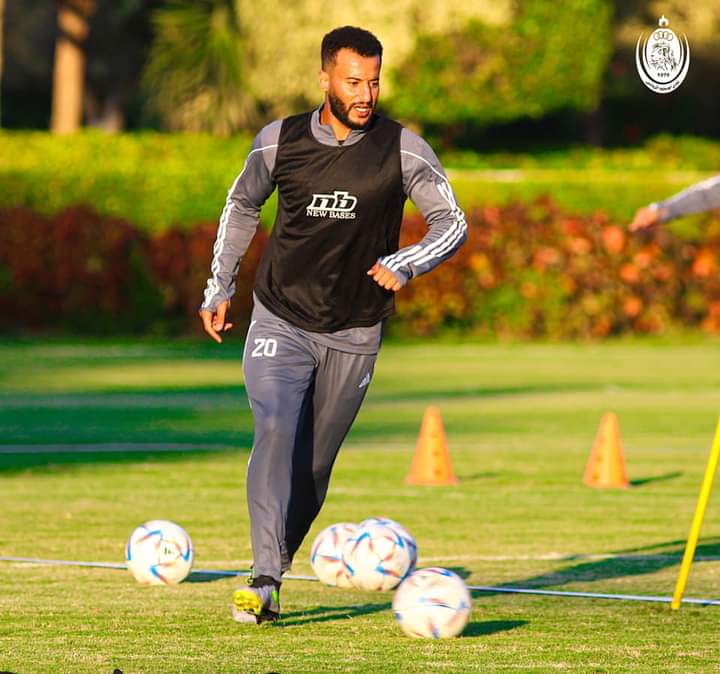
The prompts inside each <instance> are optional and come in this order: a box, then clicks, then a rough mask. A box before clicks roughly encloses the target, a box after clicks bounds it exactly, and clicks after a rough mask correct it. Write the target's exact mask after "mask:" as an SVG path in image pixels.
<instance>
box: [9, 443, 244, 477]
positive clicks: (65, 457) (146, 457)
mask: <svg viewBox="0 0 720 674" xmlns="http://www.w3.org/2000/svg"><path fill="white" fill-rule="evenodd" d="M251 443H252V435H250V436H249V438H246V439H245V441H244V442H243V445H244V446H243V447H242V448H237V447H231V446H229V447H227V448H223V449H208V450H198V449H177V450H169V451H157V450H153V449H152V448H151V447H149V448H148V449H138V450H136V451H132V452H122V451H113V452H97V453H92V452H79V453H73V452H48V453H42V454H0V474H12V473H19V472H22V471H26V470H32V471H33V472H36V473H59V472H62V471H65V470H71V469H73V468H75V467H83V466H88V465H93V466H97V465H102V464H131V463H145V462H152V463H161V462H163V463H172V462H174V461H185V460H187V459H188V458H199V457H206V456H209V455H217V454H222V453H231V454H247V453H248V452H249V451H250V450H249V447H250V445H251ZM193 444H194V445H201V444H202V443H199V442H196V443H193ZM228 444H230V443H228ZM233 444H234V443H233ZM78 446H81V445H80V444H79V445H78Z"/></svg>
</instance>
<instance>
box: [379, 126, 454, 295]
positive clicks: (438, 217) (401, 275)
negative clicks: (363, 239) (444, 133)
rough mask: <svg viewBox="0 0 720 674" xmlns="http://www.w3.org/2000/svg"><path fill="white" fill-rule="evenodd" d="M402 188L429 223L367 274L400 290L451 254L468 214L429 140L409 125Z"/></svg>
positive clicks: (404, 136) (403, 147)
mask: <svg viewBox="0 0 720 674" xmlns="http://www.w3.org/2000/svg"><path fill="white" fill-rule="evenodd" d="M400 163H401V167H402V177H403V189H404V190H405V194H407V195H408V197H409V198H410V200H411V201H412V202H413V203H414V204H415V206H417V208H418V209H419V210H420V212H421V213H422V215H423V217H424V218H425V222H426V223H427V225H428V228H429V229H428V232H427V234H426V235H425V236H424V237H423V238H422V240H421V241H419V242H417V243H415V244H412V245H411V246H406V247H405V248H401V249H400V250H398V251H397V252H395V253H392V254H391V255H386V256H384V257H381V258H380V259H379V260H378V261H377V262H376V263H375V265H373V267H372V268H371V269H370V270H369V271H368V274H369V275H371V276H373V278H374V279H375V280H376V282H378V283H379V284H380V285H382V286H383V287H385V288H388V289H389V290H393V291H396V290H399V289H400V288H402V287H403V286H404V285H405V284H406V283H407V281H408V280H409V279H411V278H414V277H416V276H420V275H421V274H425V273H427V272H429V271H430V270H431V269H433V268H434V267H436V266H437V265H438V264H440V263H441V262H443V261H444V260H447V259H448V258H449V257H451V256H452V255H453V254H454V253H455V251H456V250H457V249H458V248H459V247H460V246H461V245H462V244H463V243H464V242H465V240H466V239H467V224H466V222H465V215H464V214H463V212H462V210H461V209H460V207H459V206H458V205H457V201H456V199H455V194H454V193H453V190H452V187H451V186H450V182H449V181H448V179H447V176H446V175H445V171H444V170H443V168H442V166H441V164H440V161H439V160H438V158H437V156H436V155H435V152H433V150H432V148H431V147H430V145H428V143H427V142H426V141H425V140H423V139H422V138H421V137H420V136H418V135H417V134H415V133H413V132H412V131H410V130H408V129H402V132H401V135H400Z"/></svg>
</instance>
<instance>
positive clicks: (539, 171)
mask: <svg viewBox="0 0 720 674" xmlns="http://www.w3.org/2000/svg"><path fill="white" fill-rule="evenodd" d="M250 143H251V139H250V137H249V136H245V135H243V136H233V137H231V138H226V139H223V138H217V137H213V136H209V135H190V134H187V135H180V134H177V135H167V134H157V133H150V132H148V133H140V134H125V135H114V136H109V135H107V134H105V133H102V132H98V131H91V130H88V131H84V132H82V133H80V134H77V135H75V136H73V137H53V136H51V135H49V134H47V133H42V132H2V133H0V205H1V206H25V207H28V208H32V209H33V210H35V211H37V212H40V213H47V214H52V213H57V212H58V211H60V210H62V209H63V208H65V207H67V206H69V205H75V204H83V203H84V204H88V205H90V206H92V208H93V209H94V210H95V211H97V212H98V213H100V214H102V215H108V216H114V217H120V218H123V219H125V220H128V221H129V222H132V223H133V224H135V225H137V226H139V227H140V228H141V229H143V230H145V231H163V230H165V229H167V228H168V227H170V226H172V225H180V226H181V227H188V226H191V225H194V224H196V223H198V222H215V221H217V220H218V218H219V216H220V213H221V211H222V208H223V205H224V202H225V198H226V194H227V190H228V188H229V187H230V185H231V184H232V182H233V181H234V179H235V177H236V176H237V175H238V173H239V172H240V171H241V170H242V167H243V164H244V162H245V158H246V156H247V152H248V150H249V148H250ZM441 160H442V161H443V164H444V165H445V166H446V167H449V168H448V172H449V175H450V179H451V182H452V184H453V187H454V188H455V191H456V192H457V195H458V198H459V202H460V204H461V205H462V206H463V208H465V209H468V208H471V207H473V206H475V205H486V204H501V203H506V202H508V201H510V200H513V199H521V200H528V199H532V198H534V197H536V196H538V195H541V194H549V195H551V196H552V197H553V198H554V199H555V200H556V201H557V202H558V203H559V204H561V205H562V206H564V207H566V208H568V209H571V210H574V211H579V212H588V211H593V210H595V209H598V208H601V209H604V210H605V211H606V212H607V213H608V214H609V215H610V216H611V217H614V218H620V219H625V218H628V217H629V216H630V215H631V214H632V212H633V211H634V210H635V209H636V208H637V207H638V206H640V205H642V204H645V203H648V202H649V201H653V200H656V199H659V198H663V197H666V196H668V195H669V194H671V193H672V192H675V191H677V190H679V189H681V188H683V187H685V186H686V185H689V184H691V183H693V182H695V181H697V180H700V179H701V178H703V177H706V176H707V175H708V173H710V172H717V170H718V167H720V143H719V142H714V141H709V140H704V139H700V138H694V137H685V138H672V137H669V136H660V137H657V138H655V139H652V140H651V141H650V142H648V143H647V144H646V145H645V146H643V147H638V148H632V149H621V150H601V149H592V148H586V147H579V148H576V149H571V150H569V151H555V152H542V153H538V154H507V153H497V154H482V155H481V154H476V153H468V152H463V153H458V152H454V153H449V154H447V155H443V156H441ZM453 167H457V168H453ZM275 208H276V199H275V196H274V195H273V197H271V199H270V200H269V201H268V203H267V204H266V206H265V208H264V209H263V212H262V220H263V223H264V224H265V225H266V226H270V225H271V224H272V220H273V218H274V213H275ZM410 210H412V207H410Z"/></svg>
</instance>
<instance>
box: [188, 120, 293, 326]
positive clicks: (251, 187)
mask: <svg viewBox="0 0 720 674" xmlns="http://www.w3.org/2000/svg"><path fill="white" fill-rule="evenodd" d="M281 125H282V121H275V122H272V123H271V124H268V125H267V126H266V127H264V128H263V129H262V130H261V131H260V133H258V135H257V136H256V137H255V140H254V141H253V144H252V148H251V149H250V152H249V154H248V156H247V159H246V160H245V165H244V166H243V169H242V171H241V172H240V175H238V177H237V178H235V182H233V184H232V187H230V190H229V191H228V195H227V199H226V201H225V207H224V208H223V211H222V215H221V216H220V223H219V224H218V233H217V238H216V239H215V245H214V246H213V258H212V263H211V266H210V271H211V274H212V275H211V276H210V278H209V279H208V281H207V286H206V288H205V296H204V299H203V303H202V306H201V307H200V310H201V311H209V312H211V313H215V310H216V309H217V307H218V305H219V304H220V303H221V302H225V301H229V300H230V298H231V297H232V296H233V295H234V293H235V279H236V277H237V272H238V267H239V266H240V261H241V260H242V257H243V255H245V251H247V249H248V246H249V245H250V242H251V241H252V238H253V236H255V231H256V230H257V226H258V223H259V221H260V209H261V208H262V205H263V204H264V203H265V201H266V200H267V198H268V197H269V196H270V195H271V194H272V193H273V190H274V189H275V182H274V181H273V179H272V172H273V168H274V166H275V158H276V156H277V147H278V139H279V137H280V127H281Z"/></svg>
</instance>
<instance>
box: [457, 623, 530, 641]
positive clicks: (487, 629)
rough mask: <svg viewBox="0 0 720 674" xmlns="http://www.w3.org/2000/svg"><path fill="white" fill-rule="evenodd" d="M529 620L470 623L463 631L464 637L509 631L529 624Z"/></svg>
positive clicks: (484, 635)
mask: <svg viewBox="0 0 720 674" xmlns="http://www.w3.org/2000/svg"><path fill="white" fill-rule="evenodd" d="M529 622H530V621H529V620H483V621H477V622H473V623H470V624H469V625H468V626H467V627H466V628H465V630H464V631H463V633H462V635H461V636H462V637H463V638H465V637H486V636H489V635H490V634H497V633H498V632H509V631H510V630H514V629H516V628H518V627H523V626H524V625H527V624H528V623H529Z"/></svg>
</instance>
